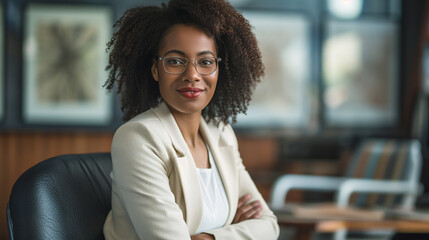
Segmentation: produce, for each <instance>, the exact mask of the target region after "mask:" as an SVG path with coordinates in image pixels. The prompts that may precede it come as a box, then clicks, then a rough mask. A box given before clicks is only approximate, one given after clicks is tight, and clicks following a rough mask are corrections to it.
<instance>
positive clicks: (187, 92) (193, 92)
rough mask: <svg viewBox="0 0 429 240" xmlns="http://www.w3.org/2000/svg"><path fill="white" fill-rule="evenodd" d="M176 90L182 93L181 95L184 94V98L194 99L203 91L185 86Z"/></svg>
mask: <svg viewBox="0 0 429 240" xmlns="http://www.w3.org/2000/svg"><path fill="white" fill-rule="evenodd" d="M177 91H178V92H179V93H180V94H182V96H184V97H185V98H189V99H194V98H197V97H199V96H200V95H201V93H202V92H203V89H200V88H190V87H185V88H181V89H179V90H177Z"/></svg>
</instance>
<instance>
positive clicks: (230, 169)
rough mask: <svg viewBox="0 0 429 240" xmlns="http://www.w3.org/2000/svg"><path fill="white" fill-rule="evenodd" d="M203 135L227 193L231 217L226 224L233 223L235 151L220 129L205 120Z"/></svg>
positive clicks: (235, 191)
mask: <svg viewBox="0 0 429 240" xmlns="http://www.w3.org/2000/svg"><path fill="white" fill-rule="evenodd" d="M200 130H201V134H202V135H203V137H204V138H205V140H206V142H207V144H208V145H209V147H210V151H211V152H212V154H213V158H214V160H215V162H216V166H217V168H218V170H219V173H220V176H221V179H222V183H223V186H224V189H225V192H226V196H227V198H228V203H229V215H228V219H227V221H226V223H231V222H232V220H233V219H234V216H235V209H236V208H237V199H238V197H237V193H238V189H237V183H236V181H237V169H236V168H237V167H236V165H235V157H234V149H233V146H232V145H229V144H228V143H227V141H225V139H223V136H221V135H220V131H219V129H218V128H217V127H216V126H214V125H213V124H211V125H207V123H206V122H205V120H204V119H203V118H201V121H200Z"/></svg>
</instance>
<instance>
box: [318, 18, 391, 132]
mask: <svg viewBox="0 0 429 240" xmlns="http://www.w3.org/2000/svg"><path fill="white" fill-rule="evenodd" d="M397 39H399V38H398V23H397V22H395V21H391V20H387V19H358V20H353V21H340V20H333V19H329V20H328V21H327V22H326V26H325V39H324V42H323V46H322V75H323V76H322V78H323V80H322V82H323V83H322V84H323V93H322V98H323V109H324V120H325V122H326V124H327V126H329V127H392V126H393V125H394V124H395V123H396V122H397V118H398V108H399V106H398V104H399V103H398V94H399V88H398V87H399V86H398V84H399V79H398V75H399V74H398V72H397V69H398V61H399V60H398V59H399V57H398V54H399V53H398V50H397V49H399V48H398V46H399V43H398V40H397Z"/></svg>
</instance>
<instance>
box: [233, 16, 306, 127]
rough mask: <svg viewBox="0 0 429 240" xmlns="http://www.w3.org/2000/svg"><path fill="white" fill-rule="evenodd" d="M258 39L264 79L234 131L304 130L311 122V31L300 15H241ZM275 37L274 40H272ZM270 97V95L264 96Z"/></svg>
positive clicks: (304, 18) (240, 116)
mask: <svg viewBox="0 0 429 240" xmlns="http://www.w3.org/2000/svg"><path fill="white" fill-rule="evenodd" d="M243 15H244V17H245V18H246V19H248V21H249V23H250V25H251V26H252V28H253V30H254V33H255V36H256V38H257V41H258V44H259V47H260V50H261V54H262V61H263V63H264V66H265V76H264V77H263V78H262V81H261V82H260V83H258V85H257V86H256V89H255V91H254V93H253V95H252V100H251V102H250V104H249V107H248V110H247V114H246V115H239V116H238V117H237V123H236V124H235V126H236V127H245V128H247V127H250V128H252V127H258V128H260V127H262V128H288V127H291V128H292V127H293V128H295V127H305V126H306V125H308V123H309V121H310V111H311V106H310V104H311V103H310V102H311V101H310V99H309V97H308V96H309V95H310V92H309V91H310V87H309V86H310V76H311V71H309V68H311V67H310V66H311V65H312V64H311V60H310V51H311V43H310V27H311V23H310V21H309V19H308V18H306V16H305V15H303V14H296V13H293V14H292V13H264V12H252V11H244V12H243ZM273 36H275V37H273ZM267 93H269V94H267Z"/></svg>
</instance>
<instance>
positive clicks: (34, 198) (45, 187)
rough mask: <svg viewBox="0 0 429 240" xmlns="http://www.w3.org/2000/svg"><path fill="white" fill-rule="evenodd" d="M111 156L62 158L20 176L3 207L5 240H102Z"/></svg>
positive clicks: (99, 154)
mask: <svg viewBox="0 0 429 240" xmlns="http://www.w3.org/2000/svg"><path fill="white" fill-rule="evenodd" d="M111 170H112V161H111V157H110V153H91V154H73V155H61V156H57V157H54V158H51V159H48V160H45V161H43V162H41V163H39V164H37V165H35V166H34V167H32V168H30V169H29V170H27V171H26V172H25V173H24V174H22V175H21V176H20V177H19V179H18V180H17V181H16V183H15V185H14V186H13V189H12V192H11V195H10V198H9V202H8V205H7V222H8V227H9V236H10V239H15V240H20V239H32V240H37V239H40V240H41V239H44V240H50V239H52V240H54V239H55V240H62V239H104V236H103V224H104V221H105V219H106V216H107V214H108V212H109V211H110V209H111V179H110V172H111Z"/></svg>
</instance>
